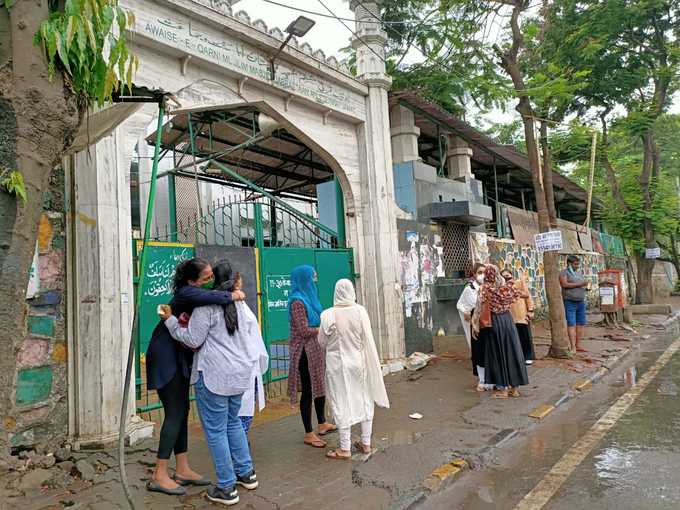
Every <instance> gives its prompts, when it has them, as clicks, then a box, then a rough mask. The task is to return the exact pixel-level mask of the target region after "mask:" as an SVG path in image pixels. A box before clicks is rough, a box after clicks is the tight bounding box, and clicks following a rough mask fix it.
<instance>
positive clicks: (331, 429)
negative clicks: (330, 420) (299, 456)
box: [316, 425, 338, 436]
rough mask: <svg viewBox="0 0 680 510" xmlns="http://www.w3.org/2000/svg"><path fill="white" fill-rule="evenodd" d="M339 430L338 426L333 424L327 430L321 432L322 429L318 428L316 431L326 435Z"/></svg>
mask: <svg viewBox="0 0 680 510" xmlns="http://www.w3.org/2000/svg"><path fill="white" fill-rule="evenodd" d="M337 430H338V427H336V426H335V425H333V427H332V428H330V429H328V430H326V431H325V432H321V431H320V430H317V432H316V433H317V434H318V435H320V436H325V435H326V434H330V433H331V432H336V431H337Z"/></svg>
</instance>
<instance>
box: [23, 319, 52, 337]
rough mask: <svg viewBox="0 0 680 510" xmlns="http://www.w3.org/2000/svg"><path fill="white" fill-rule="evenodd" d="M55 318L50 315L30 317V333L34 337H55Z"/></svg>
mask: <svg viewBox="0 0 680 510" xmlns="http://www.w3.org/2000/svg"><path fill="white" fill-rule="evenodd" d="M54 323H55V320H54V317H50V316H49V315H30V316H29V317H28V331H29V332H30V333H31V334H32V335H36V336H45V337H50V338H52V337H54Z"/></svg>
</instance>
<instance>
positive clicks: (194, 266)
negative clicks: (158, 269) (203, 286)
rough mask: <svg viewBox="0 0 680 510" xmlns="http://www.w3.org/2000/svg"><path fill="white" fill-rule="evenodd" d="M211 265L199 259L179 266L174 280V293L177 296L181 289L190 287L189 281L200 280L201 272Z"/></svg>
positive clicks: (190, 260) (186, 261)
mask: <svg viewBox="0 0 680 510" xmlns="http://www.w3.org/2000/svg"><path fill="white" fill-rule="evenodd" d="M209 265H210V262H208V261H207V260H203V259H199V258H193V259H189V260H185V261H184V262H182V263H181V264H180V265H178V266H177V267H176V268H175V276H174V277H173V279H172V293H173V294H176V293H177V291H178V290H179V289H181V288H182V287H186V286H187V285H189V280H194V281H195V280H198V278H199V277H200V276H201V272H202V271H203V270H204V269H205V268H206V267H208V266H209Z"/></svg>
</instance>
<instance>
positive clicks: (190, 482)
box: [172, 475, 212, 487]
mask: <svg viewBox="0 0 680 510" xmlns="http://www.w3.org/2000/svg"><path fill="white" fill-rule="evenodd" d="M172 479H173V480H175V482H177V483H178V484H179V485H181V486H182V487H188V486H189V485H193V486H194V487H207V486H208V485H212V482H211V481H210V480H206V479H205V478H200V479H199V480H189V479H188V478H182V477H181V476H178V475H175V476H173V477H172Z"/></svg>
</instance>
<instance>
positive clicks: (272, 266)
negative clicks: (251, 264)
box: [260, 248, 316, 344]
mask: <svg viewBox="0 0 680 510" xmlns="http://www.w3.org/2000/svg"><path fill="white" fill-rule="evenodd" d="M315 262H316V261H315V258H314V249H311V248H263V249H262V260H261V276H260V278H261V280H260V281H261V282H262V311H263V315H264V318H265V320H264V330H265V331H264V337H265V340H266V341H267V343H268V344H270V343H272V342H275V341H278V340H286V339H288V328H289V326H288V294H289V293H290V274H291V273H292V272H293V269H295V268H296V267H297V266H302V265H310V266H314V265H315Z"/></svg>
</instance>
